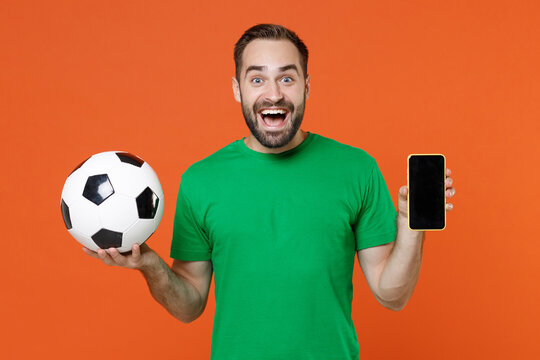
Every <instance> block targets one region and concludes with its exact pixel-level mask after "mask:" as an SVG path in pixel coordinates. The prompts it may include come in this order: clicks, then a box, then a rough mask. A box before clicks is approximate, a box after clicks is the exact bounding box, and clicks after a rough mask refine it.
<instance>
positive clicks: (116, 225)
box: [99, 180, 139, 232]
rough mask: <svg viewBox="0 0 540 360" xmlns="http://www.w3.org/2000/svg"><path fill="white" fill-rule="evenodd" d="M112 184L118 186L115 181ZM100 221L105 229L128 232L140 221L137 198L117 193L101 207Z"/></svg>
mask: <svg viewBox="0 0 540 360" xmlns="http://www.w3.org/2000/svg"><path fill="white" fill-rule="evenodd" d="M111 182H112V183H113V184H114V186H116V183H115V182H114V181H113V180H111ZM119 210H121V211H119ZM99 219H100V222H101V226H102V227H103V228H104V229H107V230H112V231H118V232H124V231H126V230H127V229H129V227H130V226H132V225H133V224H134V223H135V221H137V220H138V219H139V216H138V213H137V204H136V203H135V198H133V197H131V196H126V195H122V194H117V193H115V194H114V195H113V196H111V197H110V198H108V199H107V200H105V201H104V202H103V203H102V204H101V205H99Z"/></svg>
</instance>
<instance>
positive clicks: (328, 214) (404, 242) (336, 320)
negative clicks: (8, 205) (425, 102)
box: [85, 24, 454, 360]
mask: <svg viewBox="0 0 540 360" xmlns="http://www.w3.org/2000/svg"><path fill="white" fill-rule="evenodd" d="M307 58H308V51H307V48H306V47H305V45H304V43H303V42H302V41H301V40H300V39H299V38H298V36H297V35H296V34H295V33H294V32H292V31H290V30H288V29H286V28H283V27H281V26H278V25H268V24H261V25H257V26H254V27H252V28H251V29H248V30H247V31H246V32H245V33H244V34H243V36H242V37H241V38H240V40H239V41H238V42H237V44H236V46H235V63H236V76H235V77H234V78H233V79H232V81H233V93H234V97H235V99H236V100H237V101H238V102H240V103H241V105H242V112H243V115H244V118H245V121H246V123H247V125H248V127H249V129H250V134H249V136H248V137H247V138H242V139H241V140H236V141H234V142H232V143H231V144H229V145H227V146H226V147H224V148H222V149H220V150H219V151H217V152H215V153H214V154H212V155H211V156H209V157H207V158H205V159H203V160H201V161H199V162H196V163H195V164H193V165H191V166H190V167H189V168H188V169H187V170H186V171H185V172H184V174H183V175H182V179H181V185H180V190H179V193H178V200H177V208H176V215H175V221H174V232H173V240H172V245H171V257H172V258H174V259H175V260H174V262H173V265H172V268H169V267H168V266H167V264H166V263H165V262H164V261H163V260H162V259H161V258H160V257H159V256H158V255H157V254H156V253H155V252H154V251H153V250H151V249H150V248H149V247H148V245H146V244H143V245H141V246H140V248H139V247H138V246H137V245H134V246H133V250H132V254H130V255H127V256H124V255H121V254H119V253H118V251H116V250H115V249H113V248H111V249H108V253H107V252H106V251H104V250H99V251H98V253H97V254H95V253H92V252H91V251H89V250H85V251H86V252H87V253H88V254H89V255H91V256H93V257H96V258H99V259H101V260H102V261H103V262H104V263H106V264H108V265H119V266H124V267H129V268H134V269H138V270H140V271H141V272H142V274H143V275H144V276H145V278H146V280H147V282H148V286H149V288H150V291H151V293H152V295H153V296H154V298H155V299H156V300H157V301H158V302H159V303H160V304H162V305H163V306H164V307H165V308H166V309H167V310H168V311H169V312H170V313H171V314H172V315H173V316H175V317H176V318H178V319H179V320H180V321H182V322H184V323H189V322H191V321H194V320H195V319H197V318H198V317H199V316H200V315H201V314H202V313H203V311H204V309H205V307H206V303H207V299H208V293H209V288H210V282H211V278H212V273H215V275H214V276H215V297H216V313H215V318H214V327H213V334H212V349H211V358H212V359H215V360H222V359H234V360H243V359H250V360H257V359H294V360H302V359H324V360H331V359H340V360H341V359H358V354H359V347H358V339H357V337H356V331H355V329H354V324H353V321H352V318H351V303H352V273H353V267H354V257H355V254H356V255H357V257H358V260H359V263H360V266H361V268H362V271H363V273H364V275H365V278H366V280H367V282H368V284H369V287H370V289H371V291H372V292H373V294H374V296H375V298H376V299H377V301H378V302H379V303H381V304H382V305H383V306H385V307H387V308H389V309H392V310H400V309H402V308H403V307H404V306H405V304H406V303H407V301H408V299H409V298H410V296H411V294H412V292H413V289H414V287H415V285H416V281H417V279H418V274H419V271H420V264H421V255H422V243H423V232H415V231H411V230H409V228H408V226H407V187H406V186H403V187H402V188H401V189H400V192H399V204H398V205H399V206H398V207H399V211H398V212H396V210H395V208H394V206H393V203H392V199H391V197H390V194H389V192H388V189H387V187H386V184H385V182H384V179H383V177H382V174H381V172H380V171H379V168H378V166H377V163H376V161H375V159H374V158H373V157H371V156H370V155H369V154H367V153H366V152H365V151H363V150H361V149H359V148H355V147H352V146H349V145H344V144H341V143H339V142H337V141H334V140H331V139H329V138H326V137H324V136H321V135H318V134H314V133H310V132H304V131H302V130H300V125H301V123H302V119H303V114H304V107H305V101H306V99H307V98H308V97H309V91H310V82H309V80H310V76H309V75H308V74H307ZM447 175H450V171H449V170H447ZM446 180H447V181H446V186H447V194H446V196H447V197H448V198H450V197H452V196H453V195H454V189H453V188H452V187H451V185H452V179H451V178H449V177H447V179H446ZM450 209H451V204H448V206H447V210H450Z"/></svg>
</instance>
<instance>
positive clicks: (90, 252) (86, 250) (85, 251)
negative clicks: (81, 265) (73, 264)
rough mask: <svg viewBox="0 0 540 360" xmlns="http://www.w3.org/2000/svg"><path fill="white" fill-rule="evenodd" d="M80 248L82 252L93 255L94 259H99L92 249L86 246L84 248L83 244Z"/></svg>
mask: <svg viewBox="0 0 540 360" xmlns="http://www.w3.org/2000/svg"><path fill="white" fill-rule="evenodd" d="M82 250H83V251H84V253H85V254H86V255H89V256H91V257H93V258H94V259H99V256H98V254H97V253H96V252H95V251H92V250H90V249H88V248H86V247H84V246H83V248H82Z"/></svg>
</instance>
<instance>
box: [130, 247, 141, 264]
mask: <svg viewBox="0 0 540 360" xmlns="http://www.w3.org/2000/svg"><path fill="white" fill-rule="evenodd" d="M131 253H132V254H133V260H134V261H139V259H140V258H141V248H140V247H139V244H137V243H135V244H133V246H132V247H131Z"/></svg>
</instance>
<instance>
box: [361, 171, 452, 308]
mask: <svg viewBox="0 0 540 360" xmlns="http://www.w3.org/2000/svg"><path fill="white" fill-rule="evenodd" d="M450 173H451V171H450V169H447V175H450ZM452 182H453V180H452V178H449V177H447V178H446V187H447V190H446V197H447V198H451V197H452V196H454V194H455V189H454V188H452V187H451V185H452ZM407 191H408V189H407V186H403V187H401V189H400V191H399V201H398V207H399V213H398V217H397V235H396V240H395V241H394V242H391V243H389V244H385V245H381V246H375V247H371V248H367V249H362V250H359V251H357V254H358V261H359V263H360V267H361V268H362V271H363V273H364V276H365V277H366V280H367V282H368V285H369V288H370V289H371V292H372V293H373V295H374V296H375V298H376V299H377V301H378V302H379V303H380V304H381V305H383V306H384V307H386V308H388V309H391V310H395V311H399V310H401V309H403V308H404V307H405V305H406V304H407V302H408V301H409V299H410V297H411V295H412V293H413V291H414V288H415V287H416V283H417V281H418V276H419V274H420V266H421V264H422V247H423V243H424V231H412V230H410V229H409V226H408V224H407ZM452 207H453V206H452V204H450V203H447V204H446V210H447V211H450V210H451V209H452Z"/></svg>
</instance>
